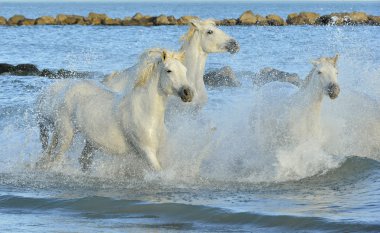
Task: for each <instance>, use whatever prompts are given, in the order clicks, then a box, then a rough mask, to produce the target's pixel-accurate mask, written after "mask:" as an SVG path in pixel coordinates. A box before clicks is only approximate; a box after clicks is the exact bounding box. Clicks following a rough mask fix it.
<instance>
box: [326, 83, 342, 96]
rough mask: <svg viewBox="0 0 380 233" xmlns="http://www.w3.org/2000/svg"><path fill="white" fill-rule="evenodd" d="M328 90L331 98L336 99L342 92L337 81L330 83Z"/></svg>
mask: <svg viewBox="0 0 380 233" xmlns="http://www.w3.org/2000/svg"><path fill="white" fill-rule="evenodd" d="M327 92H328V95H329V96H330V98H331V99H335V98H336V97H338V95H339V93H340V88H339V85H338V84H336V83H330V84H329V86H328V87H327Z"/></svg>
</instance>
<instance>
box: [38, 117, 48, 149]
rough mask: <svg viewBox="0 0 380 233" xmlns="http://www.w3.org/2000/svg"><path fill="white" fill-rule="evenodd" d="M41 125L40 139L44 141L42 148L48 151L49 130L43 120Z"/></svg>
mask: <svg viewBox="0 0 380 233" xmlns="http://www.w3.org/2000/svg"><path fill="white" fill-rule="evenodd" d="M39 127H40V140H41V143H42V150H43V151H46V150H47V148H48V145H49V131H48V128H47V126H46V124H44V123H42V122H40V123H39Z"/></svg>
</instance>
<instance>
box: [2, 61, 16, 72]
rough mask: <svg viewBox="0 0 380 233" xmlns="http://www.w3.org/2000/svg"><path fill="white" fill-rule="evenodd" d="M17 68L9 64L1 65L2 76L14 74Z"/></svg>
mask: <svg viewBox="0 0 380 233" xmlns="http://www.w3.org/2000/svg"><path fill="white" fill-rule="evenodd" d="M14 68H15V66H14V65H10V64H7V63H0V74H3V73H11V72H13V70H14Z"/></svg>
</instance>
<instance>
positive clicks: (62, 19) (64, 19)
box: [56, 14, 85, 25]
mask: <svg viewBox="0 0 380 233" xmlns="http://www.w3.org/2000/svg"><path fill="white" fill-rule="evenodd" d="M84 22H85V19H84V17H83V16H80V15H63V14H59V15H57V17H56V23H57V24H58V25H73V24H83V23H84Z"/></svg>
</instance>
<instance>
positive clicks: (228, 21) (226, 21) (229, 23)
mask: <svg viewBox="0 0 380 233" xmlns="http://www.w3.org/2000/svg"><path fill="white" fill-rule="evenodd" d="M236 23H237V20H236V19H223V20H219V21H217V22H216V25H223V26H233V25H236Z"/></svg>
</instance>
